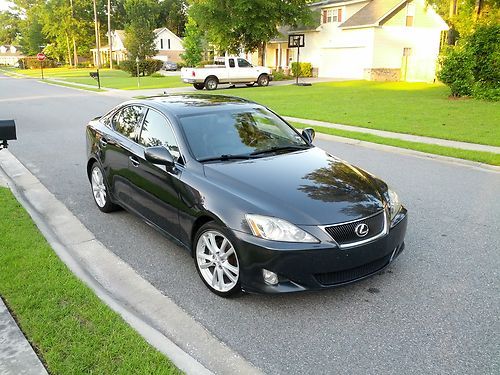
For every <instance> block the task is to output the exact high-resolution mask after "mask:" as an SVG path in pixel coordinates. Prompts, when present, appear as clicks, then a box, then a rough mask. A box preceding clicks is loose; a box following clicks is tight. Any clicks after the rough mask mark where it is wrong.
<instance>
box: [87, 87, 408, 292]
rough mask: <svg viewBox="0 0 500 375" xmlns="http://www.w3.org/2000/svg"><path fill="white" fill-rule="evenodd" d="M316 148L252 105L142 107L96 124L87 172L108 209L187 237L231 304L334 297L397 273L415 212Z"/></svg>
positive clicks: (198, 101) (151, 101)
mask: <svg viewBox="0 0 500 375" xmlns="http://www.w3.org/2000/svg"><path fill="white" fill-rule="evenodd" d="M313 138H314V131H313V130H312V129H305V130H303V131H302V133H299V132H297V131H296V130H295V129H294V128H292V127H291V126H290V125H288V124H287V123H286V122H285V121H284V120H283V119H282V118H281V117H279V116H278V115H277V114H275V113H274V112H272V111H270V110H269V109H267V108H265V107H263V106H261V105H259V104H256V103H253V102H250V101H246V100H243V99H240V98H234V97H227V96H216V95H206V96H202V95H180V96H179V95H178V96H161V97H153V98H148V99H141V100H132V101H129V102H126V103H123V104H121V105H119V106H117V107H116V108H114V109H112V110H111V111H110V112H109V113H107V114H106V115H104V116H102V117H100V118H98V119H95V120H92V121H91V122H90V123H89V124H88V126H87V151H88V164H87V173H88V176H89V180H90V182H91V187H92V193H93V196H94V200H95V202H96V204H97V206H98V208H99V209H100V210H101V211H103V212H111V211H113V210H115V209H117V208H119V207H123V208H125V209H127V210H128V211H130V212H133V213H134V214H136V215H138V216H140V217H141V218H142V219H143V220H145V221H146V222H148V223H149V224H151V225H153V226H154V227H155V228H157V229H158V230H159V231H160V232H162V233H164V234H167V235H169V236H170V237H173V238H175V239H176V240H177V241H178V242H179V243H181V244H182V245H183V246H184V247H185V248H186V249H188V251H189V252H190V253H191V255H192V256H193V258H194V264H195V267H196V269H197V271H198V273H199V275H200V277H201V279H202V280H203V282H204V283H205V285H206V286H207V287H208V288H209V289H210V290H211V291H212V292H214V293H216V294H218V295H220V296H231V295H233V294H235V293H237V292H239V291H241V290H244V291H247V292H255V293H280V292H294V291H302V290H317V289H324V288H328V287H334V286H339V285H343V284H346V283H350V282H353V281H357V280H360V279H363V278H365V277H368V276H370V275H373V274H375V273H377V272H379V271H380V270H382V269H383V268H385V267H386V266H388V265H389V264H390V263H391V262H392V261H393V260H394V259H395V258H396V257H397V256H398V255H399V254H400V253H401V251H402V250H403V249H404V236H405V232H406V225H407V211H406V209H405V208H404V207H403V206H402V205H401V203H400V202H399V199H398V196H397V194H396V193H395V192H394V191H392V190H391V189H389V188H388V187H387V185H386V184H385V183H384V182H383V181H381V180H380V179H378V178H376V177H374V176H373V175H371V174H369V173H367V172H365V171H363V170H362V169H360V168H357V167H354V166H352V165H350V164H348V163H347V162H345V161H342V160H339V159H338V158H336V157H334V156H332V155H330V154H328V153H327V152H325V151H323V150H322V149H320V148H318V147H315V146H314V145H313V144H312V142H313Z"/></svg>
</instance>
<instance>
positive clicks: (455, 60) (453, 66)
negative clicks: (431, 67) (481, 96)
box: [438, 48, 474, 96]
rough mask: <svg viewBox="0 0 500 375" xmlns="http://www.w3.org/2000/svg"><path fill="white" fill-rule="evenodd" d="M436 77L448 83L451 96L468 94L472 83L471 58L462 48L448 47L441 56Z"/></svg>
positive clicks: (470, 92)
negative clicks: (439, 68) (439, 67)
mask: <svg viewBox="0 0 500 375" xmlns="http://www.w3.org/2000/svg"><path fill="white" fill-rule="evenodd" d="M440 63H441V66H442V67H441V70H440V71H439V73H438V78H439V80H440V81H441V82H443V83H444V84H446V85H448V86H449V87H450V89H451V95H452V96H470V95H471V94H472V86H473V85H474V75H473V71H472V69H473V67H474V64H473V60H472V58H471V56H470V55H469V54H468V53H467V52H466V51H464V50H461V49H457V48H450V49H449V51H447V52H446V54H444V55H443V56H442V57H441V60H440Z"/></svg>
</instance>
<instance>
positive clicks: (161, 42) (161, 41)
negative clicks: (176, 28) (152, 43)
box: [160, 39, 163, 49]
mask: <svg viewBox="0 0 500 375" xmlns="http://www.w3.org/2000/svg"><path fill="white" fill-rule="evenodd" d="M160 49H163V39H160Z"/></svg>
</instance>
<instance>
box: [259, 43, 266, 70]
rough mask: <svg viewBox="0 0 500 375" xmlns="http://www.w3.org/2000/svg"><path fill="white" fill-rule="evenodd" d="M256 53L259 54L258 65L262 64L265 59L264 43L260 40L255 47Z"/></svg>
mask: <svg viewBox="0 0 500 375" xmlns="http://www.w3.org/2000/svg"><path fill="white" fill-rule="evenodd" d="M257 53H258V55H259V65H260V66H264V62H265V60H266V43H264V42H262V44H261V45H260V46H259V48H258V49H257Z"/></svg>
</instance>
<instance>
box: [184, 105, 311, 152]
mask: <svg viewBox="0 0 500 375" xmlns="http://www.w3.org/2000/svg"><path fill="white" fill-rule="evenodd" d="M180 124H181V127H182V128H183V130H184V133H185V135H186V138H187V142H188V143H189V147H190V148H191V151H192V152H193V154H194V157H195V158H196V159H197V160H199V161H205V160H217V159H223V160H224V159H242V158H244V157H247V158H250V157H254V156H257V155H259V156H263V155H264V154H265V153H267V152H273V153H274V152H278V151H280V152H291V151H294V150H297V149H302V148H308V147H309V145H308V144H307V143H306V142H305V141H304V140H303V139H302V137H301V136H300V135H299V134H297V132H295V131H294V130H293V129H292V128H291V127H290V126H288V124H286V123H285V122H284V121H283V120H281V119H280V118H279V117H278V116H276V115H275V114H273V113H272V112H270V111H268V110H266V109H264V108H248V109H245V110H234V111H230V110H228V111H220V110H219V111H214V112H208V113H206V112H205V113H203V114H196V115H188V116H183V117H181V118H180Z"/></svg>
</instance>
